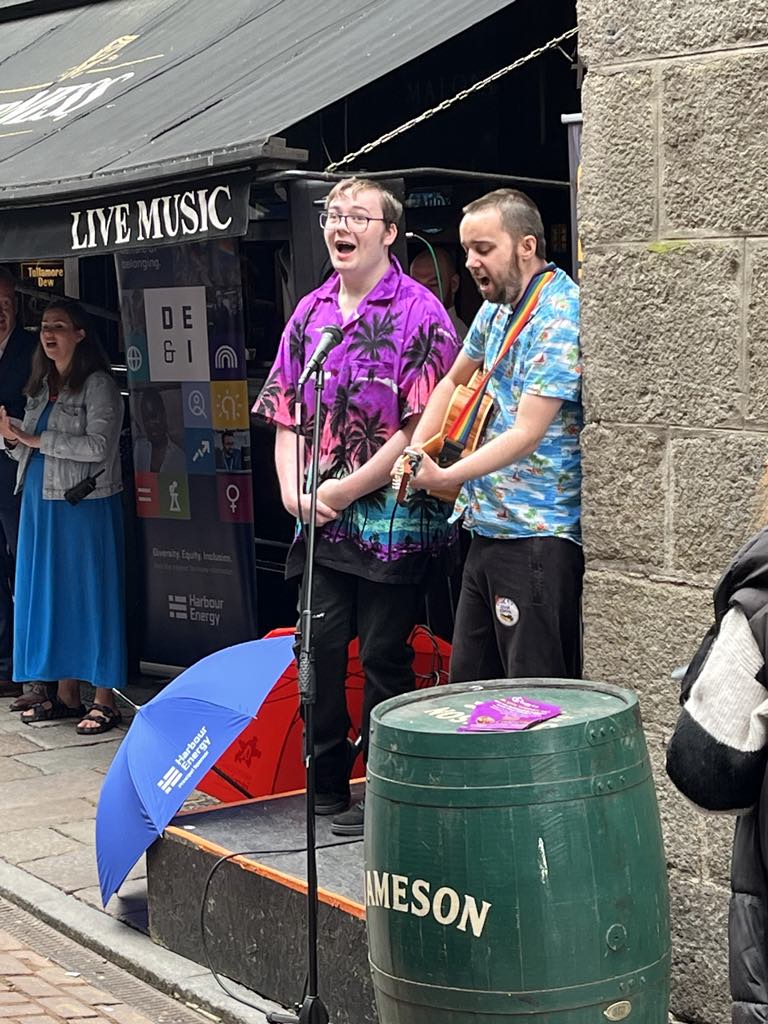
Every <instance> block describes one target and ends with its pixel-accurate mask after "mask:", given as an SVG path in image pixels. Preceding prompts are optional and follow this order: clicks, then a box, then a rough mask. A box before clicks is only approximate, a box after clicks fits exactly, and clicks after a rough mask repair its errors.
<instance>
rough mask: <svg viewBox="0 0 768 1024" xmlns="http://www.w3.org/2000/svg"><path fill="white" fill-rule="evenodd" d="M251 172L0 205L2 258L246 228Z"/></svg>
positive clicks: (175, 240) (105, 249)
mask: <svg viewBox="0 0 768 1024" xmlns="http://www.w3.org/2000/svg"><path fill="white" fill-rule="evenodd" d="M250 179H251V175H250V174H249V173H248V172H241V173H238V174H221V175H216V176H212V177H210V178H203V179H200V180H197V181H191V182H189V181H183V182H180V183H175V184H172V185H170V186H169V185H168V184H164V185H162V186H158V187H156V188H154V189H151V190H149V189H147V190H143V191H141V192H134V193H127V194H125V195H123V196H109V197H98V198H95V199H90V200H88V201H84V202H80V203H72V202H70V203H57V204H55V205H53V204H52V205H48V206H36V207H25V208H14V207H8V208H6V209H0V262H3V261H11V260H22V259H34V258H43V257H63V256H86V255H87V256H92V255H96V254H99V253H109V252H121V251H123V250H126V249H145V248H147V247H148V246H157V245H178V244H179V243H182V242H194V241H203V240H205V239H209V238H219V237H233V236H237V235H243V234H245V232H246V230H247V228H248V196H249V189H250Z"/></svg>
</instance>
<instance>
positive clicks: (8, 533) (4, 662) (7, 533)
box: [0, 500, 19, 679]
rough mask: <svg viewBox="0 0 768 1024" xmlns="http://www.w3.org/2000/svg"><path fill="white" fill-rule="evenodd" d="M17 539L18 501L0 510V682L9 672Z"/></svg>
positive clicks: (10, 675)
mask: <svg viewBox="0 0 768 1024" xmlns="http://www.w3.org/2000/svg"><path fill="white" fill-rule="evenodd" d="M18 539H19V502H18V500H16V502H15V503H14V504H13V505H10V506H8V507H4V508H0V679H11V678H12V673H13V584H14V578H15V576H16V547H17V544H18Z"/></svg>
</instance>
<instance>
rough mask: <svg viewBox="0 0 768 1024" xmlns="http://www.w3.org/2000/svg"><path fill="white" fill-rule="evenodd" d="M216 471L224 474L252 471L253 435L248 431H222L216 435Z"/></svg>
mask: <svg viewBox="0 0 768 1024" xmlns="http://www.w3.org/2000/svg"><path fill="white" fill-rule="evenodd" d="M215 445H216V456H215V457H216V469H217V470H220V471H221V472H223V473H248V472H250V469H251V435H250V433H249V431H247V430H220V431H217V433H216V434H215Z"/></svg>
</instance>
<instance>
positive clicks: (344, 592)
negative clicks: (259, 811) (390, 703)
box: [312, 565, 423, 793]
mask: <svg viewBox="0 0 768 1024" xmlns="http://www.w3.org/2000/svg"><path fill="white" fill-rule="evenodd" d="M422 600H423V587H422V586H421V585H420V584H415V583H413V584H411V583H405V584H399V583H373V582H371V581H369V580H365V579H362V578H361V577H359V576H353V575H351V574H350V573H344V572H336V571H335V570H334V569H329V568H328V567H327V566H324V565H316V566H315V585H314V602H313V617H312V640H313V645H314V649H315V670H316V677H317V705H316V709H315V755H316V758H317V761H316V766H317V790H318V792H319V793H343V792H344V791H345V790H346V788H347V785H348V782H349V771H350V764H349V746H348V743H347V734H348V732H349V726H350V721H349V713H348V711H347V699H346V678H347V648H348V646H349V643H350V641H351V640H353V639H354V638H355V636H358V637H359V638H360V660H361V662H362V665H363V671H364V673H365V685H364V689H363V717H362V722H361V726H360V732H361V736H362V746H363V757H364V758H365V759H367V756H368V731H369V722H370V717H371V711H372V709H373V708H375V707H376V705H377V704H379V703H380V702H381V701H383V700H386V699H387V698H388V697H394V696H396V695H397V694H400V693H407V692H408V691H409V690H412V689H413V687H414V674H413V667H412V666H413V649H412V647H411V646H410V644H409V643H408V637H409V636H410V633H411V630H412V629H413V627H414V625H415V624H416V622H417V621H418V615H419V611H420V609H421V603H422Z"/></svg>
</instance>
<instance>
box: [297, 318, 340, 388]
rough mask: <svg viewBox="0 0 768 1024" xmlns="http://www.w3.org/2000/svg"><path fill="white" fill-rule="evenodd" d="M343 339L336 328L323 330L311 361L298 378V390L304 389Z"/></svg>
mask: <svg viewBox="0 0 768 1024" xmlns="http://www.w3.org/2000/svg"><path fill="white" fill-rule="evenodd" d="M343 338H344V335H343V334H342V333H341V330H340V329H339V328H338V327H324V328H323V333H322V334H321V335H320V342H319V344H318V346H317V348H316V349H315V351H314V352H313V354H312V357H311V359H310V360H309V362H308V363H307V365H306V366H305V367H304V371H303V373H302V375H301V376H300V377H299V387H300V388H303V387H304V385H305V384H306V383H307V381H308V380H309V378H310V377H311V376H312V374H313V373H317V371H318V370H319V369H320V368H321V367H322V366H323V364H324V363H325V360H326V359H327V358H328V356H329V355H330V354H331V352H332V351H333V349H335V348H336V346H337V345H340V344H341V342H342V340H343Z"/></svg>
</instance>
